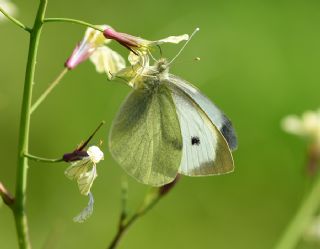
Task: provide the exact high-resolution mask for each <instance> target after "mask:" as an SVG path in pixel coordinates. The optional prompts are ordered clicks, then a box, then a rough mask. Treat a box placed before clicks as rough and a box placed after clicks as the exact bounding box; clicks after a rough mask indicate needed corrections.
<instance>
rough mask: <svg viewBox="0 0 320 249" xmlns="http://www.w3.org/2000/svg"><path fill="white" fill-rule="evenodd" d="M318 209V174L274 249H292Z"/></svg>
mask: <svg viewBox="0 0 320 249" xmlns="http://www.w3.org/2000/svg"><path fill="white" fill-rule="evenodd" d="M319 207H320V174H318V176H317V178H316V179H315V182H314V185H313V186H312V188H311V191H310V192H309V194H308V195H307V196H306V198H305V199H304V201H303V203H302V205H301V207H300V209H299V210H298V212H297V213H296V215H295V216H294V218H293V219H292V221H291V223H290V224H289V226H288V227H287V229H286V230H285V232H284V234H283V236H282V237H281V239H280V240H279V242H278V244H277V245H276V246H275V247H274V248H275V249H293V248H295V247H296V245H297V244H298V242H299V240H300V238H301V236H302V234H303V232H304V231H305V229H306V228H307V226H308V225H309V224H310V223H311V221H312V219H313V217H314V216H315V214H316V212H317V210H318V209H319Z"/></svg>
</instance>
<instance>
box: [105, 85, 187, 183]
mask: <svg viewBox="0 0 320 249" xmlns="http://www.w3.org/2000/svg"><path fill="white" fill-rule="evenodd" d="M109 147H110V152H111V154H112V155H113V157H114V158H115V160H116V161H117V162H118V163H119V164H120V165H121V166H122V167H123V168H124V169H125V171H126V172H127V173H128V174H129V175H131V176H133V177H134V178H136V179H137V180H138V181H140V182H142V183H145V184H148V185H152V186H162V185H164V184H167V183H169V182H171V181H173V180H174V179H175V177H176V175H177V173H178V169H179V165H180V161H181V157H182V136H181V131H180V125H179V120H178V116H177V113H176V109H175V105H174V102H173V99H172V96H171V92H170V90H169V89H168V87H167V86H166V85H164V84H161V85H159V86H158V87H156V88H155V89H152V90H149V89H148V90H147V89H137V90H134V91H133V92H131V94H129V96H128V97H127V99H126V100H125V102H124V103H123V104H122V106H121V108H120V111H119V112H118V114H117V117H116V119H115V120H114V123H113V125H112V129H111V133H110V138H109Z"/></svg>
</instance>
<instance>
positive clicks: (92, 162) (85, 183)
mask: <svg viewBox="0 0 320 249" xmlns="http://www.w3.org/2000/svg"><path fill="white" fill-rule="evenodd" d="M87 154H88V156H86V157H83V158H82V159H81V160H78V161H75V162H73V163H72V164H71V166H70V167H69V168H67V169H66V171H65V175H66V176H67V177H68V178H69V179H71V180H76V181H77V183H78V187H79V190H80V193H81V194H82V195H88V196H89V203H88V205H87V207H86V208H85V209H84V210H83V211H82V212H81V213H80V214H79V215H77V216H76V217H74V218H73V220H74V221H75V222H80V223H81V222H84V221H85V220H86V219H87V218H88V217H89V216H90V215H91V214H92V212H93V204H94V199H93V195H92V193H91V192H90V189H91V187H92V184H93V181H94V180H95V179H96V177H97V176H98V175H97V165H96V164H97V163H99V162H100V161H101V160H103V157H104V155H103V152H102V151H101V150H100V148H99V147H97V146H91V147H89V148H88V150H87Z"/></svg>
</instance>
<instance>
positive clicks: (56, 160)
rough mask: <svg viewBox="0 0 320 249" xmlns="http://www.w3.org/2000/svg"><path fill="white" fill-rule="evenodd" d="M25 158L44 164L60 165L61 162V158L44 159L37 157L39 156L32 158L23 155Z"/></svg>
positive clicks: (32, 156)
mask: <svg viewBox="0 0 320 249" xmlns="http://www.w3.org/2000/svg"><path fill="white" fill-rule="evenodd" d="M24 156H25V157H26V158H29V159H30V160H33V161H36V162H44V163H60V162H63V158H54V159H51V158H44V157H39V156H34V155H30V154H25V155H24Z"/></svg>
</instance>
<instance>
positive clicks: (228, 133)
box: [220, 116, 238, 150]
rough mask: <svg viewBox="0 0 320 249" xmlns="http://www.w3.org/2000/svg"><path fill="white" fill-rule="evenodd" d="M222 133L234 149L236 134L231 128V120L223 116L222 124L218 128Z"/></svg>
mask: <svg viewBox="0 0 320 249" xmlns="http://www.w3.org/2000/svg"><path fill="white" fill-rule="evenodd" d="M220 131H221V133H222V135H223V136H224V138H225V139H226V140H227V143H228V145H229V147H230V149H231V150H235V149H236V148H237V146H238V141H237V136H236V133H235V131H234V129H233V126H232V123H231V121H230V120H229V119H228V118H227V117H226V116H224V121H223V125H222V127H221V129H220Z"/></svg>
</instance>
